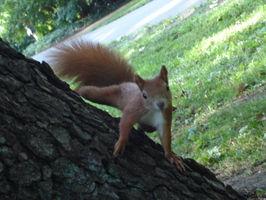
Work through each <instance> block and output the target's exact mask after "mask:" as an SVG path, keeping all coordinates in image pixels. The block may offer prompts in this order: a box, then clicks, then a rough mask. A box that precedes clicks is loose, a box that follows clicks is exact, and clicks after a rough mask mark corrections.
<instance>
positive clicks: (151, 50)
mask: <svg viewBox="0 0 266 200" xmlns="http://www.w3.org/2000/svg"><path fill="white" fill-rule="evenodd" d="M208 6H209V5H204V6H201V7H199V8H197V9H195V10H194V14H193V15H192V16H191V17H189V18H185V19H183V18H184V17H179V18H176V19H174V20H166V21H163V22H161V23H160V24H159V25H156V26H147V27H145V28H144V29H143V30H141V31H139V32H137V33H134V34H131V35H130V36H126V37H124V38H122V39H121V41H119V42H113V43H111V44H110V45H111V46H112V47H115V48H116V49H117V50H118V51H120V52H122V54H124V55H125V57H126V58H128V59H129V60H130V62H131V63H132V64H133V66H134V67H135V69H136V71H137V73H139V74H140V75H141V76H142V77H144V78H150V77H152V76H154V75H155V74H157V73H158V71H159V69H160V66H161V65H163V64H164V65H166V67H167V68H168V71H169V78H170V85H171V90H172V93H173V97H174V98H173V103H174V106H175V107H176V108H177V109H176V110H175V111H174V113H173V116H174V117H173V127H172V135H173V142H172V144H173V151H174V152H177V153H178V154H181V155H182V156H184V157H191V158H194V159H196V160H197V161H198V162H200V163H202V164H204V165H206V166H209V167H214V168H217V167H218V168H221V169H225V170H228V171H231V172H233V171H234V170H236V169H238V170H239V169H245V168H247V167H252V166H255V165H257V164H258V163H262V162H264V161H265V153H266V148H265V145H266V121H265V120H263V121H261V120H259V119H257V118H256V116H257V115H258V114H259V113H266V99H265V98H266V44H265V43H266V2H265V0H255V1H251V0H232V1H225V2H223V3H222V4H221V5H219V6H218V7H215V8H213V9H209V7H208ZM192 11H193V10H192ZM180 19H182V20H181V22H179V23H175V21H176V20H180ZM241 83H246V84H247V85H248V87H247V88H245V89H244V91H242V90H240V91H238V86H239V84H241ZM258 94H259V95H258ZM151 137H154V138H155V137H157V135H155V134H151Z"/></svg>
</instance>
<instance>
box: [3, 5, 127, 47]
mask: <svg viewBox="0 0 266 200" xmlns="http://www.w3.org/2000/svg"><path fill="white" fill-rule="evenodd" d="M128 1H129V0H116V1H112V0H70V1H69V0H39V1H36V0H0V4H1V7H0V23H1V26H0V36H1V37H2V38H3V39H4V40H5V41H7V42H9V43H10V44H11V45H12V47H13V48H15V49H16V50H18V51H23V50H24V49H25V48H26V47H27V46H28V45H29V44H31V43H33V42H35V40H36V38H38V39H40V38H42V37H43V36H45V35H47V34H49V33H52V32H54V31H57V30H58V29H59V28H60V29H62V30H63V33H62V32H60V33H58V31H57V33H54V34H55V35H56V36H58V37H62V36H65V35H67V34H73V32H74V31H76V30H77V28H76V27H80V26H82V25H89V24H90V23H92V22H94V21H95V20H97V19H99V18H101V17H103V16H104V15H106V14H108V13H109V12H111V11H113V10H115V9H116V8H117V7H120V6H121V5H123V4H124V3H126V2H128ZM58 37H57V39H58ZM50 42H54V41H50Z"/></svg>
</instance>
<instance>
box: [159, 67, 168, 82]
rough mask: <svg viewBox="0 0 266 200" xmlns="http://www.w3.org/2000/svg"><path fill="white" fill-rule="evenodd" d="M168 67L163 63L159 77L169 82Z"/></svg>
mask: <svg viewBox="0 0 266 200" xmlns="http://www.w3.org/2000/svg"><path fill="white" fill-rule="evenodd" d="M167 73H168V72H167V69H166V67H165V66H164V65H162V68H161V71H160V74H159V77H160V78H161V79H163V80H164V81H165V82H166V83H167V84H168V77H167Z"/></svg>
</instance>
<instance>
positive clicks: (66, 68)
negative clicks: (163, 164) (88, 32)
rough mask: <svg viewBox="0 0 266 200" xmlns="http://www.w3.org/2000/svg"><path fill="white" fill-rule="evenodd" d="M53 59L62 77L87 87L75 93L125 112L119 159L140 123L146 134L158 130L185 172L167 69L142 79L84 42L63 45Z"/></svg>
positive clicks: (102, 50) (169, 154)
mask: <svg viewBox="0 0 266 200" xmlns="http://www.w3.org/2000/svg"><path fill="white" fill-rule="evenodd" d="M51 57H52V59H51V64H52V66H54V70H55V72H56V74H57V75H58V76H59V77H61V78H74V77H76V79H75V81H76V82H81V85H83V86H82V87H79V88H77V89H76V90H75V91H76V92H77V93H79V94H80V95H81V96H83V97H84V98H86V99H88V100H90V101H93V102H95V103H100V104H106V105H110V106H113V107H116V108H118V109H120V110H122V116H121V119H120V123H119V139H118V141H117V143H116V144H115V148H114V153H113V154H114V155H115V156H116V155H118V153H119V152H121V151H123V150H124V148H125V146H126V143H127V141H128V136H129V133H130V131H131V129H132V127H133V126H134V124H136V123H139V127H140V129H141V130H142V131H154V130H156V129H157V130H158V132H159V136H160V140H161V143H162V146H163V148H164V150H165V154H166V157H167V158H168V160H170V161H171V162H172V163H175V164H176V166H177V167H178V168H179V169H181V170H185V168H184V166H183V164H182V160H181V158H180V157H179V156H177V155H174V154H173V153H172V151H171V121H172V96H171V92H170V90H169V88H168V78H167V70H166V68H165V66H162V68H161V71H160V73H159V75H158V76H156V77H154V78H152V79H142V78H141V77H140V76H139V75H135V74H134V72H133V70H132V67H131V66H130V65H129V64H128V63H127V62H126V61H125V60H124V59H122V58H121V56H120V55H118V54H116V53H114V52H113V51H112V50H110V49H108V48H107V47H104V46H101V45H99V44H94V43H91V42H84V41H72V42H70V43H68V44H64V45H60V46H58V47H57V51H55V52H54V53H53V55H51ZM134 80H135V81H134Z"/></svg>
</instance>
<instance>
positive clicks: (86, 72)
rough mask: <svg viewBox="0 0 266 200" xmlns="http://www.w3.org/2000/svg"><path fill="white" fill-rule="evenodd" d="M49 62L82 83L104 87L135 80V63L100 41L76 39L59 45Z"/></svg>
mask: <svg viewBox="0 0 266 200" xmlns="http://www.w3.org/2000/svg"><path fill="white" fill-rule="evenodd" d="M48 60H49V63H50V64H51V66H52V67H53V70H54V72H55V73H56V75H57V76H59V77H60V78H72V79H73V78H74V82H79V83H80V84H81V85H92V86H98V87H104V86H109V85H117V84H120V83H123V82H133V81H134V75H135V73H134V71H133V68H132V66H131V65H130V64H129V63H128V62H127V61H126V60H125V59H123V57H122V56H121V55H119V54H117V53H116V52H114V51H112V50H111V49H109V48H108V47H105V46H103V45H100V44H99V43H93V42H87V41H83V40H73V41H70V42H66V43H65V44H61V45H58V46H57V47H56V50H55V51H53V53H52V54H51V55H50V56H49V59H48Z"/></svg>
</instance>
